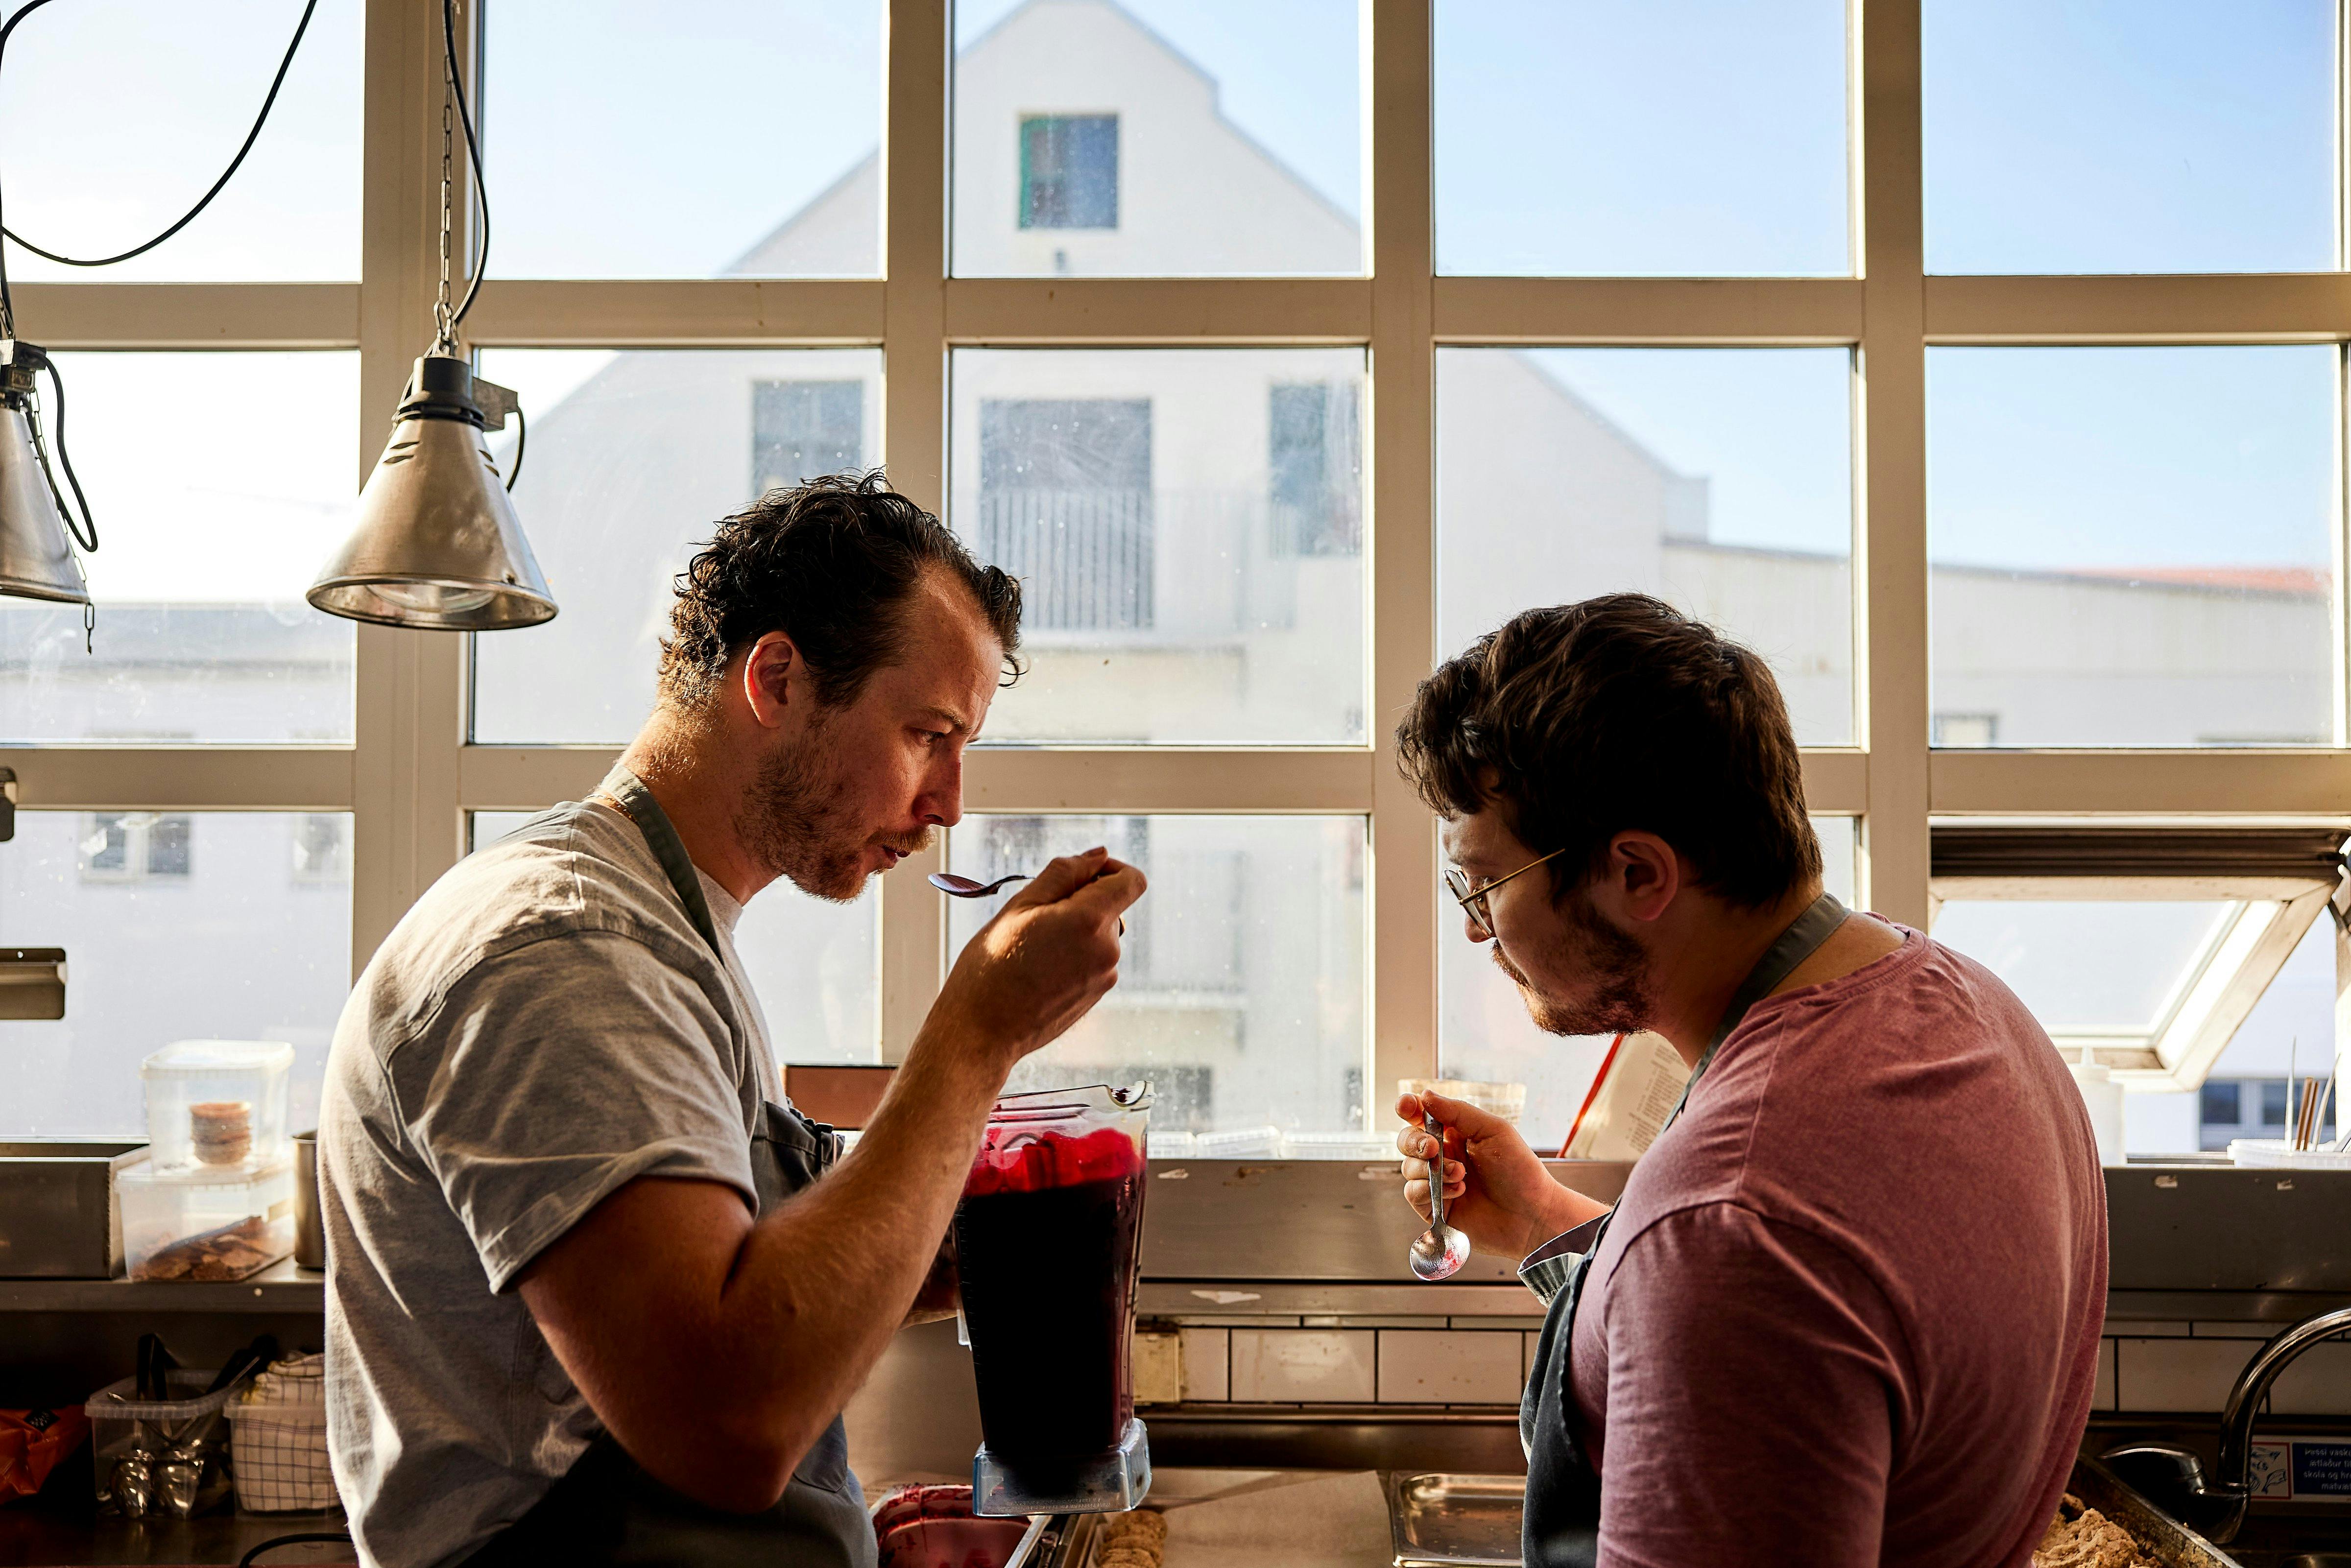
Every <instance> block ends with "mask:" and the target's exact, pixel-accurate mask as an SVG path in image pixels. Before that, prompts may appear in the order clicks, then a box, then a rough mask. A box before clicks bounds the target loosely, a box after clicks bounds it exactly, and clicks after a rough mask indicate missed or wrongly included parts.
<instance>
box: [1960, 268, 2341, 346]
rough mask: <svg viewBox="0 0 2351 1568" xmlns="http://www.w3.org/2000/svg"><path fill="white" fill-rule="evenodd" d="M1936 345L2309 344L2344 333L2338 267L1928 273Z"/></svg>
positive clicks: (2329, 339) (2335, 337)
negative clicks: (2129, 272)
mask: <svg viewBox="0 0 2351 1568" xmlns="http://www.w3.org/2000/svg"><path fill="white" fill-rule="evenodd" d="M1922 286H1923V289H1924V298H1925V326H1926V335H1927V336H1928V339H1930V340H1933V341H1935V342H1938V343H2068V344H2099V343H2108V344H2130V343H2199V342H2201V343H2312V342H2327V341H2332V340H2336V339H2339V338H2341V337H2342V335H2343V329H2344V323H2345V321H2346V318H2351V275H2346V274H2344V273H2340V272H2280V273H2262V272H2249V273H2218V274H2209V275H2199V274H2184V275H2181V274H2169V275H2167V274H2148V275H2144V276H2129V277H2117V276H2085V277H1926V278H1924V279H1922Z"/></svg>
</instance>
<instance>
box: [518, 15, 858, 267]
mask: <svg viewBox="0 0 2351 1568" xmlns="http://www.w3.org/2000/svg"><path fill="white" fill-rule="evenodd" d="M652 21H653V14H651V13H648V12H647V11H646V10H645V9H644V7H643V6H642V5H623V4H620V3H619V0H490V3H489V5H487V7H486V12H485V16H484V28H483V42H482V71H483V78H484V80H483V92H482V120H483V126H482V136H483V146H482V156H483V158H484V159H485V161H486V163H487V165H488V167H487V171H486V172H487V176H488V184H489V193H490V202H491V208H492V218H493V225H492V235H491V246H490V271H491V273H492V275H493V276H496V277H722V276H748V277H872V276H873V275H874V274H876V273H878V272H880V271H881V270H882V244H881V236H882V180H881V160H880V156H879V148H880V145H881V133H882V31H883V29H882V5H881V4H880V0H695V3H694V4H692V5H664V6H663V7H662V8H661V10H660V12H659V16H658V25H649V23H651V22H652Z"/></svg>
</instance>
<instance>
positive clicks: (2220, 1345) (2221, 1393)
mask: <svg viewBox="0 0 2351 1568" xmlns="http://www.w3.org/2000/svg"><path fill="white" fill-rule="evenodd" d="M2114 1345H2115V1396H2116V1408H2117V1409H2120V1410H2198V1411H2205V1410H2210V1411H2218V1410H2219V1409H2220V1406H2222V1405H2223V1404H2224V1403H2226V1402H2227V1400H2228V1397H2229V1387H2230V1385H2231V1384H2233V1383H2235V1382H2236V1380H2237V1374H2238V1373H2240V1372H2242V1371H2243V1370H2244V1368H2245V1363H2246V1362H2247V1361H2248V1360H2249V1359H2251V1358H2252V1354H2253V1352H2254V1350H2255V1349H2256V1348H2257V1347H2256V1346H2255V1345H2254V1344H2253V1343H2252V1342H2251V1341H2249V1340H2241V1339H2117V1340H2116V1341H2115V1342H2114Z"/></svg>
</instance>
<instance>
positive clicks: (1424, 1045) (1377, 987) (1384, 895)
mask: <svg viewBox="0 0 2351 1568" xmlns="http://www.w3.org/2000/svg"><path fill="white" fill-rule="evenodd" d="M1367 9H1368V14H1369V16H1370V20H1371V38H1370V50H1369V53H1370V60H1371V68H1370V73H1369V77H1370V86H1371V91H1370V100H1371V110H1372V112H1371V159H1372V181H1371V195H1372V203H1371V205H1372V213H1371V230H1370V232H1371V235H1372V419H1371V422H1370V434H1371V441H1370V444H1369V452H1368V453H1367V458H1368V461H1369V463H1370V465H1371V476H1370V483H1371V499H1372V506H1371V519H1372V527H1371V529H1370V540H1369V545H1368V553H1369V557H1370V559H1369V563H1368V564H1369V566H1370V569H1371V592H1372V613H1371V620H1370V623H1369V624H1370V628H1371V630H1370V635H1369V646H1370V650H1371V655H1372V667H1371V686H1372V701H1371V705H1370V706H1369V708H1368V709H1367V710H1366V712H1367V713H1368V715H1369V722H1370V725H1371V730H1372V733H1371V736H1370V740H1371V742H1372V747H1373V768H1372V800H1373V810H1372V821H1371V838H1372V875H1371V877H1370V879H1369V886H1370V916H1369V917H1370V920H1371V932H1370V955H1371V966H1372V1056H1373V1061H1372V1074H1371V1078H1370V1080H1369V1081H1368V1082H1366V1084H1365V1086H1364V1110H1365V1113H1366V1114H1367V1115H1368V1116H1369V1118H1370V1123H1369V1124H1370V1125H1373V1126H1378V1125H1380V1124H1381V1123H1382V1121H1383V1119H1384V1111H1385V1110H1386V1105H1385V1103H1384V1102H1385V1099H1386V1095H1385V1093H1384V1086H1385V1085H1389V1084H1393V1083H1394V1082H1395V1080H1397V1079H1399V1078H1421V1077H1433V1076H1435V1075H1436V1072H1437V830H1436V825H1435V823H1434V821H1432V820H1431V818H1430V815H1429V812H1428V808H1427V807H1426V805H1424V804H1423V803H1422V802H1421V800H1420V799H1419V798H1418V796H1417V795H1416V794H1415V793H1414V791H1413V789H1412V788H1411V787H1410V786H1409V785H1407V784H1406V783H1405V781H1404V779H1403V778H1402V777H1401V776H1400V775H1399V773H1398V772H1397V770H1396V750H1395V723H1396V720H1397V719H1398V718H1399V717H1400V716H1402V714H1403V712H1404V710H1405V706H1406V705H1408V704H1409V703H1410V702H1411V700H1412V695H1413V692H1414V689H1415V688H1416V686H1417V685H1419V683H1420V682H1421V680H1422V679H1423V678H1424V677H1426V675H1427V674H1428V672H1429V669H1430V666H1431V664H1433V663H1434V660H1435V656H1436V651H1437V596H1436V564H1437V556H1436V540H1437V531H1436V518H1435V515H1434V514H1435V507H1436V428H1437V425H1436V402H1435V398H1436V368H1437V363H1436V342H1435V332H1434V329H1435V320H1434V296H1435V292H1436V291H1435V288H1434V287H1433V279H1434V271H1435V262H1436V258H1435V254H1434V249H1435V247H1434V234H1433V215H1434V212H1435V208H1434V204H1433V201H1432V187H1431V179H1432V172H1431V167H1430V163H1431V147H1430V130H1431V124H1430V98H1431V88H1432V77H1431V70H1432V64H1433V61H1432V56H1433V52H1434V51H1433V49H1432V47H1431V42H1430V33H1431V27H1432V17H1431V15H1430V11H1431V6H1430V0H1372V4H1371V5H1369V6H1368V8H1367Z"/></svg>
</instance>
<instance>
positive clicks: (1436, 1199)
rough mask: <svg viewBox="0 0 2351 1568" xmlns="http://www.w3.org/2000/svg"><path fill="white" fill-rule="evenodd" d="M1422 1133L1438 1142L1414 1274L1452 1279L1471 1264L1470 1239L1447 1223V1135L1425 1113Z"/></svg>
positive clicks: (1430, 1169)
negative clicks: (1425, 1226) (1426, 1212)
mask: <svg viewBox="0 0 2351 1568" xmlns="http://www.w3.org/2000/svg"><path fill="white" fill-rule="evenodd" d="M1420 1128H1421V1131H1422V1132H1424V1133H1426V1134H1428V1135H1429V1136H1430V1137H1432V1138H1434V1139H1436V1140H1437V1153H1435V1154H1434V1155H1430V1156H1429V1157H1428V1228H1427V1229H1426V1230H1424V1231H1422V1232H1421V1233H1420V1239H1418V1240H1416V1241H1415V1242H1414V1243H1413V1244H1412V1251H1411V1253H1410V1254H1409V1257H1410V1260H1411V1262H1412V1271H1413V1273H1414V1274H1416V1275H1417V1276H1418V1277H1419V1278H1421V1279H1423V1280H1444V1279H1449V1278H1451V1277H1452V1276H1453V1275H1455V1274H1457V1273H1458V1272H1459V1271H1460V1269H1461V1265H1462V1264H1464V1263H1467V1262H1468V1261H1469V1238H1468V1237H1467V1236H1464V1235H1462V1234H1461V1232H1459V1231H1458V1230H1456V1229H1454V1228H1453V1227H1451V1226H1449V1225H1447V1224H1446V1223H1445V1131H1444V1129H1443V1128H1441V1127H1439V1126H1438V1125H1437V1118H1436V1117H1434V1116H1432V1115H1430V1114H1429V1113H1427V1112H1426V1111H1424V1112H1422V1113H1421V1116H1420Z"/></svg>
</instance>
